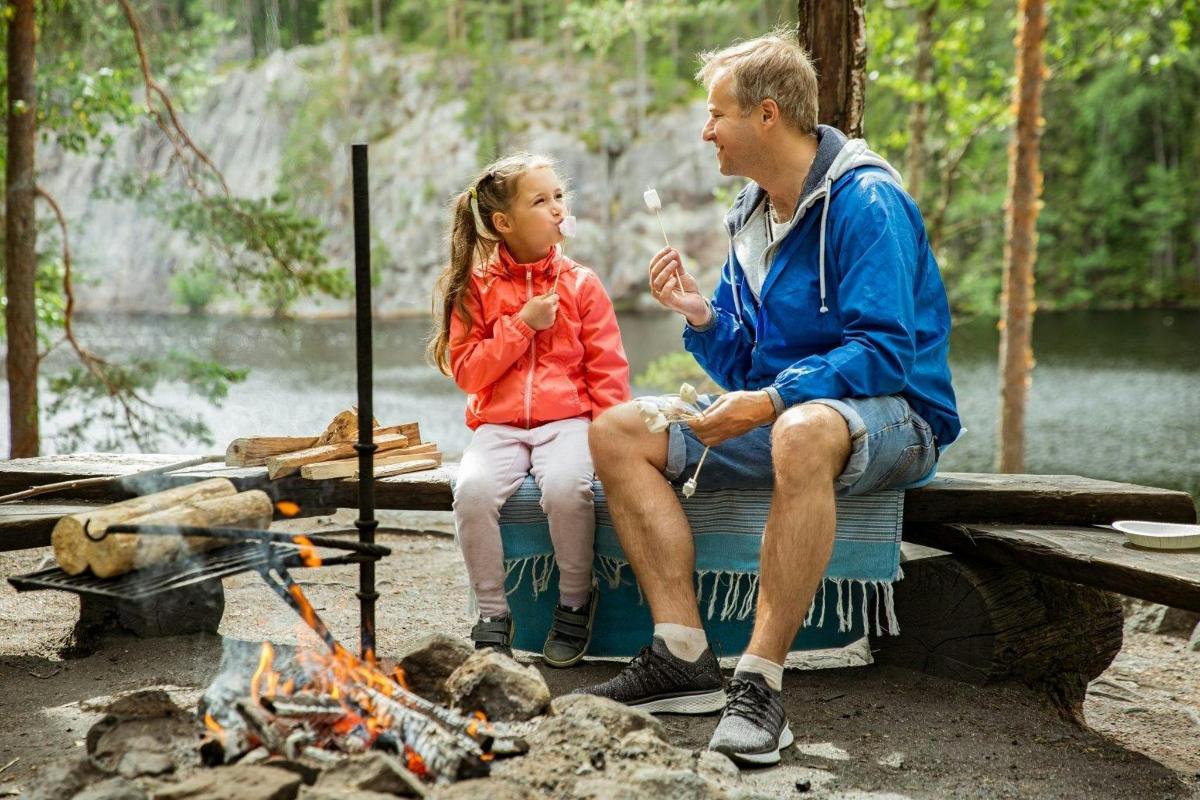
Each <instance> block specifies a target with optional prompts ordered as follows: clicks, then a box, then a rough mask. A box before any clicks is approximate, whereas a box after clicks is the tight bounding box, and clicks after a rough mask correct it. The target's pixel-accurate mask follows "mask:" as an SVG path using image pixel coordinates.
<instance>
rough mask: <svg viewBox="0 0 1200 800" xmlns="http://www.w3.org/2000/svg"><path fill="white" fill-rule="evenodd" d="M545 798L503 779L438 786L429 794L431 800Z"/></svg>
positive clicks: (481, 779)
mask: <svg viewBox="0 0 1200 800" xmlns="http://www.w3.org/2000/svg"><path fill="white" fill-rule="evenodd" d="M539 797H545V795H544V794H541V793H539V792H536V791H534V790H533V789H530V788H529V787H527V786H524V785H522V784H520V783H517V782H515V781H509V780H504V779H503V778H476V779H475V780H470V781H459V782H458V783H453V784H450V785H449V786H438V787H436V788H434V789H433V790H431V791H430V792H429V795H428V798H429V800H531V798H539Z"/></svg>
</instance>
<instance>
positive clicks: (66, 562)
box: [50, 478, 237, 575]
mask: <svg viewBox="0 0 1200 800" xmlns="http://www.w3.org/2000/svg"><path fill="white" fill-rule="evenodd" d="M236 493H237V489H235V488H234V486H233V483H232V482H231V481H228V480H226V479H224V478H211V479H209V480H206V481H200V482H199V483H193V484H189V485H187V486H178V487H176V488H174V489H167V490H166V491H163V492H155V493H154V494H148V495H143V496H142V497H135V498H133V499H132V500H125V501H122V502H120V503H114V504H112V505H109V506H104V507H103V508H100V509H97V510H96V511H91V512H88V513H85V514H73V515H71V516H69V517H63V518H62V519H60V520H59V521H58V524H56V525H55V526H54V531H53V532H52V533H51V535H50V543H51V545H53V547H54V557H55V559H56V560H57V561H58V565H59V566H60V567H62V569H63V572H66V573H67V574H68V575H78V574H79V573H81V572H83V571H84V570H85V569H87V567H88V552H87V549H88V548H87V546H88V544H90V542H89V540H88V537H87V535H86V534H85V533H84V528H85V527H86V528H87V532H88V534H91V535H92V536H99V535H100V534H102V533H104V531H105V530H106V529H107V528H108V526H109V525H112V524H114V523H117V522H125V521H126V520H130V519H133V518H134V517H140V516H144V515H146V514H149V513H152V512H155V511H161V510H162V509H164V508H170V507H172V506H176V505H179V504H180V503H186V502H188V501H192V500H208V499H211V498H215V497H231V496H233V495H234V494H236Z"/></svg>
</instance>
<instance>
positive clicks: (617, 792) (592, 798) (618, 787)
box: [571, 777, 644, 800]
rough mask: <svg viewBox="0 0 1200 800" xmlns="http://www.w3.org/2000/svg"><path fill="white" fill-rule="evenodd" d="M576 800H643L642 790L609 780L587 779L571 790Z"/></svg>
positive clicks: (578, 782) (577, 783)
mask: <svg viewBox="0 0 1200 800" xmlns="http://www.w3.org/2000/svg"><path fill="white" fill-rule="evenodd" d="M571 797H572V798H573V799H574V800H641V798H642V797H644V795H643V794H642V793H641V789H640V788H635V787H633V786H630V785H628V784H623V783H618V782H617V781H614V780H611V779H609V778H595V777H593V778H585V779H583V780H580V781H577V782H576V783H575V786H574V787H572V789H571Z"/></svg>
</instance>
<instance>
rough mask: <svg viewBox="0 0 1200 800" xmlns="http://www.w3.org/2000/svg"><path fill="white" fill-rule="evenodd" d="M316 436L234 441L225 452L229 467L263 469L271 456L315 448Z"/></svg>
mask: <svg viewBox="0 0 1200 800" xmlns="http://www.w3.org/2000/svg"><path fill="white" fill-rule="evenodd" d="M316 444H317V437H315V436H251V437H248V438H244V439H234V440H233V441H232V442H230V444H229V448H228V449H227V450H226V451H225V466H227V467H261V466H263V465H264V464H266V463H267V459H268V458H270V457H271V456H278V455H283V454H284V453H294V452H296V451H297V450H307V449H308V448H310V447H315V446H316Z"/></svg>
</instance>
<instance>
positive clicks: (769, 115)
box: [758, 97, 780, 128]
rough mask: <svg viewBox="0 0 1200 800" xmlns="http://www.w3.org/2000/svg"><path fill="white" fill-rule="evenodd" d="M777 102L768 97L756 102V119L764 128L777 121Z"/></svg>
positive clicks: (778, 117)
mask: <svg viewBox="0 0 1200 800" xmlns="http://www.w3.org/2000/svg"><path fill="white" fill-rule="evenodd" d="M779 119H780V114H779V104H778V103H776V102H775V101H774V100H773V99H771V98H770V97H768V98H767V99H766V100H763V101H762V102H761V103H759V104H758V120H759V122H760V123H762V126H763V127H764V128H770V127H771V126H773V125H775V124H776V123H778V122H779Z"/></svg>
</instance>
